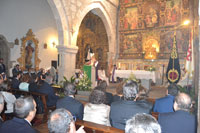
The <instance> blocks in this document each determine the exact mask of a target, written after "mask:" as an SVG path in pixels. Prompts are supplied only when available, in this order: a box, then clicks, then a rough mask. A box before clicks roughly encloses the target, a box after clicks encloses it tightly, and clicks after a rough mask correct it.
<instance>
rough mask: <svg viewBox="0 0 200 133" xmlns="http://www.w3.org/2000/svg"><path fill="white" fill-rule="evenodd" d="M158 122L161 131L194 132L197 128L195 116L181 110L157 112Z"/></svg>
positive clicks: (165, 132)
mask: <svg viewBox="0 0 200 133" xmlns="http://www.w3.org/2000/svg"><path fill="white" fill-rule="evenodd" d="M158 123H159V124H160V126H161V130H162V133H196V128H197V126H196V125H197V123H196V118H195V116H194V115H191V114H190V113H188V112H186V111H182V110H179V111H176V112H171V113H161V114H159V116H158Z"/></svg>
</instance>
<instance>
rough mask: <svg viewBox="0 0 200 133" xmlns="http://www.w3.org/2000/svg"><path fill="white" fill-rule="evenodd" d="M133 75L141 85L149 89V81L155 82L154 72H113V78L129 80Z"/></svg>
mask: <svg viewBox="0 0 200 133" xmlns="http://www.w3.org/2000/svg"><path fill="white" fill-rule="evenodd" d="M131 74H133V75H134V76H135V77H136V78H137V79H141V84H142V85H143V86H144V87H145V88H147V89H150V85H151V80H152V81H153V82H154V83H155V82H156V73H155V71H152V72H150V71H145V70H115V74H114V78H115V79H117V77H120V78H129V77H130V75H131Z"/></svg>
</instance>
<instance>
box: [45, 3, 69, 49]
mask: <svg viewBox="0 0 200 133" xmlns="http://www.w3.org/2000/svg"><path fill="white" fill-rule="evenodd" d="M47 1H48V3H49V5H50V7H51V9H52V12H53V14H54V18H55V20H56V24H57V30H58V41H59V44H58V46H66V45H68V44H71V39H70V32H69V21H68V17H67V15H66V11H65V8H64V7H63V3H62V2H61V1H59V0H57V1H54V0H47Z"/></svg>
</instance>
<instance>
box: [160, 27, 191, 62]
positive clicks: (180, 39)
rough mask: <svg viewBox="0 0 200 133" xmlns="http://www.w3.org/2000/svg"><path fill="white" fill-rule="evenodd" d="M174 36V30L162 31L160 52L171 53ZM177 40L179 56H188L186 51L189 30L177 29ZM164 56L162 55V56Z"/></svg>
mask: <svg viewBox="0 0 200 133" xmlns="http://www.w3.org/2000/svg"><path fill="white" fill-rule="evenodd" d="M173 38H174V31H170V32H167V33H161V40H162V42H161V48H160V52H161V53H164V54H169V53H170V52H171V49H172V45H173ZM176 41H177V49H178V54H179V58H184V57H185V56H186V51H187V49H188V45H189V30H188V29H180V30H177V31H176ZM161 58H162V57H161Z"/></svg>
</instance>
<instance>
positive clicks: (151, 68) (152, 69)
mask: <svg viewBox="0 0 200 133" xmlns="http://www.w3.org/2000/svg"><path fill="white" fill-rule="evenodd" d="M147 71H150V72H153V71H156V68H155V67H152V66H150V67H148V68H147Z"/></svg>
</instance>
